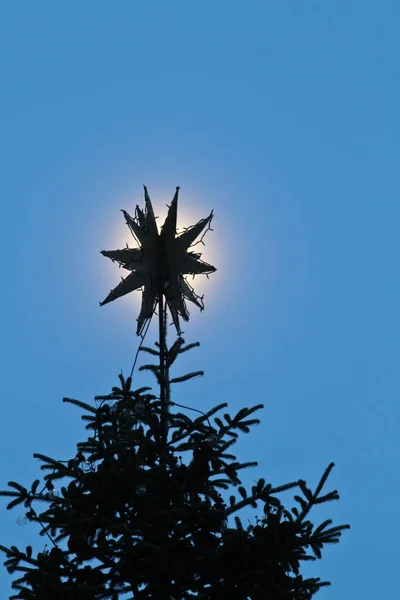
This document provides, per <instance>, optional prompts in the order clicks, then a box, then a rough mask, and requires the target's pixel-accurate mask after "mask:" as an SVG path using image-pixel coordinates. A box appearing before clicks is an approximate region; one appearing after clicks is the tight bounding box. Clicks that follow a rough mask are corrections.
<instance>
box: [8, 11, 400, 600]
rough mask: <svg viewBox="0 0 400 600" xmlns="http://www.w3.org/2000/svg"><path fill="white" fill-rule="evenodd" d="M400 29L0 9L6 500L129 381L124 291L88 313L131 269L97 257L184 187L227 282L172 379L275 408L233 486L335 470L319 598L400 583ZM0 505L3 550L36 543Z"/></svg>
mask: <svg viewBox="0 0 400 600" xmlns="http://www.w3.org/2000/svg"><path fill="white" fill-rule="evenodd" d="M399 20H400V4H399V2H398V1H395V0H392V1H390V0H383V1H381V2H378V1H375V2H373V1H370V0H358V1H355V0H335V1H333V0H332V1H330V2H329V1H325V2H321V1H319V0H303V1H300V0H292V1H287V0H279V1H278V0H277V1H275V2H272V1H267V0H263V1H249V2H235V1H232V0H230V1H229V2H228V1H225V0H224V1H220V0H217V1H215V0H214V1H213V2H211V1H208V0H207V1H203V2H201V3H195V2H186V1H183V0H182V1H179V2H178V1H170V2H164V1H147V2H131V1H127V0H125V1H124V0H119V2H105V1H99V0H96V1H94V0H87V1H86V2H78V1H70V2H52V1H42V0H38V1H36V2H29V1H27V0H25V1H21V2H13V1H12V0H9V1H8V2H7V1H4V2H2V3H1V6H0V77H1V96H0V107H1V123H0V181H1V206H2V217H1V220H0V227H1V238H0V239H1V246H2V251H1V269H2V281H3V291H2V294H1V299H0V307H1V312H0V314H1V332H2V345H3V352H2V360H1V366H0V373H1V381H2V399H3V400H2V419H1V423H0V444H1V455H2V456H3V461H2V466H1V478H0V479H1V482H2V483H1V488H2V489H4V488H5V487H6V483H7V481H9V480H10V479H16V480H17V481H20V482H21V483H25V484H30V483H31V481H32V480H33V479H34V478H35V477H36V475H37V473H38V465H37V464H36V462H35V461H34V460H33V458H32V454H33V452H43V453H45V454H46V453H47V454H49V455H51V456H54V457H57V458H60V459H66V458H69V457H70V456H72V454H73V452H74V450H75V445H76V443H77V442H78V441H80V440H81V439H82V437H83V433H84V425H83V423H82V422H81V420H80V414H81V413H80V411H79V410H78V409H75V408H74V407H72V406H67V405H64V404H63V403H62V401H61V399H62V397H63V396H70V397H76V398H79V399H81V400H85V401H88V402H90V401H92V399H93V397H94V395H95V394H104V393H108V392H109V391H110V388H111V386H112V385H114V384H115V383H116V378H117V375H118V373H119V372H120V370H121V369H123V371H124V373H126V374H127V373H128V372H129V370H130V367H131V364H132V359H133V356H134V354H135V351H136V348H137V344H138V338H136V336H135V327H136V316H137V312H136V310H137V303H136V304H135V302H134V301H133V300H132V298H131V299H127V300H126V301H125V300H121V301H119V303H117V302H116V303H113V304H110V305H107V306H105V307H103V308H99V305H98V303H99V301H101V300H103V299H104V298H105V296H106V295H107V294H108V292H109V290H110V289H111V287H114V285H115V284H116V283H117V282H118V280H119V277H120V275H122V271H118V269H117V267H116V265H112V263H111V262H110V261H107V259H105V258H103V257H102V256H101V255H100V254H99V250H101V249H114V248H115V247H117V246H118V244H117V242H116V240H120V242H121V244H120V245H121V246H123V245H125V243H126V242H130V237H129V232H128V229H127V228H125V226H124V223H123V217H122V214H121V213H120V212H119V209H121V208H125V209H126V210H128V212H131V211H133V210H134V206H135V204H136V203H139V204H142V199H143V195H142V193H143V192H142V184H144V183H145V184H146V185H147V186H148V187H149V191H150V193H151V196H152V199H153V204H154V207H155V211H156V214H165V204H166V203H167V202H169V201H170V199H171V198H172V195H173V193H174V189H175V186H176V185H180V186H181V204H180V206H181V209H182V215H184V214H185V211H186V212H187V213H188V214H189V216H190V219H191V220H192V222H195V221H196V220H197V219H198V218H201V217H203V216H206V215H208V213H209V211H210V210H211V209H212V208H213V209H214V211H215V220H214V222H213V227H214V232H212V233H208V234H207V237H206V240H208V242H209V244H208V248H207V249H206V251H205V254H204V259H205V260H207V261H209V262H211V263H213V264H215V266H216V267H217V268H218V272H217V273H216V274H215V275H214V276H212V277H211V278H210V281H209V282H206V284H204V286H203V287H204V291H205V294H206V296H205V303H206V310H205V312H203V313H202V314H198V313H197V309H196V308H193V310H192V311H191V312H192V315H193V318H192V319H191V321H190V323H189V325H188V326H187V327H185V338H186V340H187V341H188V342H192V341H197V340H199V341H200V342H201V347H200V348H199V349H197V350H194V351H193V352H192V353H191V354H189V355H188V356H187V357H186V358H185V360H183V361H182V364H181V367H180V368H179V369H177V371H176V374H181V373H182V372H185V371H186V370H188V369H190V370H192V369H193V370H195V369H204V370H205V372H206V376H205V377H204V378H203V379H201V380H197V381H192V382H189V383H187V384H182V387H181V388H179V390H178V389H177V391H176V396H175V400H176V401H177V402H182V403H185V404H190V405H191V406H193V407H195V408H200V409H207V408H211V407H212V406H214V405H215V404H217V403H218V402H223V401H227V402H229V410H230V412H231V413H235V412H236V411H237V410H238V409H239V408H241V407H242V406H245V405H247V406H251V405H253V404H256V403H260V402H262V403H264V404H265V408H264V410H263V411H261V412H260V414H259V416H260V418H261V424H260V426H259V427H258V428H257V429H255V430H254V432H253V433H251V434H249V435H247V436H244V438H242V440H241V441H240V442H239V443H238V444H237V456H238V459H240V460H242V461H245V460H259V467H258V468H255V469H252V470H250V471H248V472H246V473H245V474H244V475H243V481H244V482H245V483H246V484H249V485H251V484H252V482H253V480H254V479H256V478H258V477H261V476H264V477H265V478H266V479H267V480H268V481H270V482H271V483H273V484H280V483H285V482H288V481H291V480H294V479H297V478H304V479H306V480H307V482H308V483H309V484H310V485H313V486H315V484H316V483H317V481H318V480H319V477H320V475H321V474H322V473H323V471H324V469H325V467H326V466H327V465H328V464H329V462H330V461H334V462H335V463H336V467H335V469H334V471H333V473H332V476H331V479H330V480H329V481H328V485H327V491H329V490H330V489H335V488H337V489H338V490H339V492H340V495H341V500H340V502H338V503H334V504H332V505H330V506H326V507H324V508H323V509H321V511H320V512H319V513H315V515H314V516H315V521H318V520H322V519H324V518H328V517H332V518H333V519H334V522H335V523H336V524H341V523H347V522H349V523H350V524H351V526H352V529H351V531H349V532H345V534H344V537H343V538H342V541H341V542H340V544H339V545H338V546H337V547H334V548H331V549H328V550H327V551H326V552H325V555H324V558H323V559H322V561H318V562H316V563H314V564H312V565H311V566H309V567H308V568H307V570H306V571H304V572H305V573H307V574H315V575H316V576H320V577H321V578H322V579H329V580H331V581H332V587H331V588H329V589H326V590H323V591H321V592H320V594H319V596H318V597H319V598H321V600H339V599H342V598H354V599H356V598H363V600H370V599H371V600H375V599H376V598H384V597H393V594H394V595H395V594H396V590H398V576H397V572H398V548H397V539H398V536H399V533H400V525H399V523H398V520H395V519H393V518H392V516H391V515H393V514H396V511H397V510H398V507H399V504H400V483H399V479H400V474H399V459H400V456H399V454H400V452H399V444H398V428H399V417H400V414H399V408H398V407H399V366H398V361H399V350H400V342H399V340H400V322H399V299H400V298H399V296H400V287H399V276H398V271H399V268H398V265H399V241H398V239H399V234H398V231H399V219H400V202H399V192H400V185H399V176H398V161H399V150H400V147H399V139H400V119H399V106H400V72H399V71H400V67H399V53H400V41H399V35H398V29H399ZM185 224H186V225H188V224H189V223H188V222H187V223H185ZM108 262H109V264H108ZM148 336H149V337H148V339H147V340H146V341H147V342H148V343H152V342H153V341H154V339H155V338H156V330H155V329H152V330H150V331H149V334H148ZM149 381H150V380H149V379H148V378H147V377H143V375H140V376H138V377H137V382H138V385H143V384H145V383H149ZM194 414H195V413H194ZM289 500H290V496H289V497H288V501H289ZM2 505H3V508H2V509H1V512H0V524H1V532H2V533H1V540H0V542H1V543H3V544H6V545H9V544H13V543H15V544H17V545H20V546H25V545H27V544H28V543H34V544H35V548H36V549H37V550H39V549H42V548H43V543H42V541H41V539H39V537H38V536H37V530H36V529H35V528H34V526H33V525H29V524H28V525H26V526H25V527H18V525H16V519H17V517H18V516H19V515H20V514H21V512H20V511H19V509H16V510H13V511H11V512H7V511H6V510H5V502H2ZM256 514H261V507H260V511H257V512H256V511H252V510H251V511H249V512H248V516H249V517H254V516H255V515H256ZM244 522H245V523H246V518H244ZM9 581H10V579H9V577H8V575H7V573H6V571H5V570H4V569H3V575H2V576H1V578H0V595H1V597H6V596H7V597H8V595H7V594H9Z"/></svg>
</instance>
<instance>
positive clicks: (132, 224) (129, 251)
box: [100, 186, 216, 335]
mask: <svg viewBox="0 0 400 600" xmlns="http://www.w3.org/2000/svg"><path fill="white" fill-rule="evenodd" d="M178 193H179V187H177V188H176V192H175V196H174V198H173V200H172V202H171V206H170V207H169V210H168V214H167V217H166V219H165V222H164V225H163V226H162V228H161V233H159V232H158V228H157V223H156V218H155V216H154V211H153V207H152V205H151V201H150V197H149V194H148V192H147V188H146V186H144V197H145V204H146V207H145V210H144V211H142V210H141V209H140V208H139V207H138V206H136V212H135V218H132V217H131V216H130V215H129V214H128V213H127V212H126V211H125V210H123V211H122V212H123V213H124V216H125V219H126V223H127V225H128V227H129V229H130V230H131V232H132V235H133V236H134V237H135V239H136V241H137V242H138V244H139V248H128V247H126V248H124V249H123V250H102V252H101V254H103V256H107V257H108V258H111V260H112V261H115V260H116V261H117V262H119V264H120V266H122V267H123V268H124V269H128V270H129V271H132V273H130V275H128V277H126V278H125V279H123V280H122V281H121V283H120V284H119V285H117V287H116V288H114V289H113V290H112V291H111V292H110V294H109V295H108V296H107V298H106V299H105V300H104V301H103V302H101V303H100V306H103V305H104V304H107V303H108V302H111V301H112V300H115V299H116V298H120V297H121V296H125V294H128V293H129V292H133V291H134V290H137V289H139V288H143V292H142V306H141V310H140V314H139V317H138V319H137V321H138V326H137V334H138V335H141V334H142V331H143V329H144V327H145V325H146V322H147V321H148V320H149V319H150V317H151V316H152V314H153V312H154V310H155V307H156V304H157V301H158V299H159V294H160V293H162V294H163V295H164V296H165V299H166V302H167V305H168V308H169V310H170V311H171V315H172V320H173V322H174V325H175V327H176V329H177V332H178V335H181V329H180V325H179V316H181V317H182V319H184V321H188V320H189V312H188V310H187V307H186V303H185V298H186V299H187V300H190V301H191V302H193V303H194V304H196V305H197V306H198V307H199V308H200V310H203V309H204V304H203V297H200V296H197V295H196V293H195V292H194V290H193V288H192V287H191V286H190V285H189V283H188V282H187V281H186V279H185V277H184V275H188V274H192V275H198V274H200V273H203V274H207V275H208V274H210V273H213V272H214V271H216V269H215V267H213V266H211V265H209V264H207V263H205V262H203V261H202V260H201V259H200V256H201V254H199V253H195V252H189V249H190V247H191V246H192V245H193V242H194V241H195V240H196V238H197V237H198V236H199V235H200V234H201V233H202V231H203V230H204V229H205V228H206V226H207V225H209V224H210V223H211V220H212V218H213V212H212V211H211V213H210V215H209V216H208V217H207V218H206V219H201V220H200V221H199V222H198V223H197V224H196V225H193V226H191V227H189V228H187V229H185V231H184V232H183V233H181V234H180V235H177V233H176V222H177V206H178ZM206 231H207V230H206Z"/></svg>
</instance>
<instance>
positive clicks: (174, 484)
mask: <svg viewBox="0 0 400 600" xmlns="http://www.w3.org/2000/svg"><path fill="white" fill-rule="evenodd" d="M146 194H147V190H146ZM176 199H177V194H176ZM174 200H175V198H174ZM146 201H147V198H146ZM148 202H150V201H148ZM175 206H176V203H175ZM150 207H151V205H150ZM171 207H172V210H174V208H173V204H172V205H171ZM170 212H171V209H170ZM169 214H170V213H169ZM128 217H129V215H128ZM140 217H141V219H142V220H141V222H142V226H143V231H147V233H149V232H150V228H147V229H146V226H148V225H149V219H150V218H151V217H152V212H150V209H149V205H148V206H147V212H146V213H142V215H140V214H139V215H138V216H137V222H136V224H137V223H140ZM153 217H154V215H153ZM127 220H128V219H127ZM205 221H206V220H205ZM205 224H207V223H205ZM134 225H135V223H134ZM150 225H151V223H150ZM166 225H168V217H167V220H166V224H165V225H164V228H165V229H164V232H165V231H168V227H166ZM204 226H205V225H204V222H203V227H204ZM195 227H196V226H195ZM195 227H194V228H195ZM133 228H134V226H133ZM194 228H192V229H189V230H187V231H186V233H189V234H190V235H189V236H187V239H191V238H193V240H194V239H195V237H193V236H194V234H195V233H196V232H197V231H198V230H199V229H200V228H198V229H197V230H196V231H193V229H194ZM174 229H175V226H174ZM160 237H162V236H160ZM193 240H192V241H193ZM166 243H167V241H166V239H165V238H164V241H163V244H164V246H163V248H164V250H163V251H164V252H166V254H167V255H168V252H167V251H166V250H165V244H166ZM118 252H123V251H113V253H114V256H111V258H113V259H115V260H120V258H121V255H119V257H118V255H116V254H115V253H118ZM105 254H106V255H109V254H111V252H110V253H108V254H107V253H105ZM158 256H160V255H158ZM194 257H195V260H196V261H198V260H199V255H194ZM128 258H129V260H131V259H132V255H130V256H129V257H128ZM157 260H158V259H157ZM124 261H126V253H125V254H124ZM120 262H121V260H120ZM193 264H194V263H192V267H191V268H193V269H194V268H198V267H194V266H193ZM202 264H203V265H204V264H206V263H202ZM169 267H171V265H169ZM207 267H210V265H207ZM137 271H138V269H137ZM190 272H192V271H190ZM203 272H206V271H205V270H203ZM134 274H135V273H134ZM169 274H171V268H169ZM135 276H136V277H137V275H136V274H135ZM127 279H128V278H127ZM160 279H161V280H162V281H161V283H162V287H161V284H160V287H159V288H158V294H155V295H154V297H153V298H150V300H149V297H147V304H146V303H144V304H143V305H142V311H141V316H140V317H139V322H138V330H139V329H140V330H141V331H143V326H144V324H145V323H146V321H148V324H149V323H150V319H151V315H152V314H153V312H154V309H155V303H156V302H157V303H158V315H159V326H160V338H159V342H157V343H156V345H155V347H154V348H150V347H147V346H143V345H141V346H140V347H139V350H140V351H142V352H145V353H147V354H150V355H151V356H152V357H154V358H155V359H156V361H155V363H154V364H152V363H151V364H146V365H143V366H142V367H140V369H141V370H147V371H151V372H152V373H153V375H154V376H155V378H156V380H157V386H158V389H159V394H158V395H154V394H152V393H151V388H149V387H142V388H140V389H136V390H134V389H132V373H131V376H129V377H127V378H124V377H123V375H122V374H121V375H120V376H119V384H118V386H116V387H114V388H112V391H111V393H110V394H108V395H105V396H97V397H96V398H95V400H96V402H97V403H98V404H97V405H96V406H94V405H90V404H87V403H85V402H82V401H79V400H74V399H70V398H64V402H67V403H69V404H74V405H75V406H77V407H79V408H81V409H83V410H84V411H85V412H84V414H83V415H82V419H83V420H84V421H85V422H86V429H87V430H88V431H89V436H88V438H87V439H86V440H85V441H83V442H80V443H78V444H77V452H76V455H75V456H73V457H72V458H71V459H70V460H68V461H61V460H56V459H53V458H51V457H49V456H45V455H43V454H34V457H35V458H37V459H38V460H39V461H40V462H41V463H42V464H41V469H42V470H43V471H45V472H46V473H45V474H44V477H43V481H42V482H40V480H36V481H34V482H33V484H32V485H31V487H30V488H26V487H24V486H23V485H21V484H19V483H17V482H14V481H11V482H9V487H10V488H11V490H5V491H1V492H0V495H2V496H6V497H10V498H12V500H11V502H10V503H9V504H8V506H7V508H8V509H12V508H14V507H16V506H18V505H23V506H24V507H25V509H26V517H27V519H28V520H29V521H31V522H35V523H38V524H39V525H40V527H41V536H43V537H46V538H47V540H48V541H47V544H46V547H45V548H44V549H42V551H41V552H38V553H34V551H33V548H32V547H31V546H28V547H27V548H26V549H25V550H20V549H18V548H17V547H15V546H11V547H10V548H7V547H5V546H0V549H1V550H2V551H3V552H4V553H5V554H6V561H5V566H6V568H7V570H8V571H9V572H10V573H16V574H17V575H18V578H17V579H16V580H14V582H13V586H12V587H13V589H14V590H15V591H16V594H15V595H13V596H11V598H10V600H17V599H21V600H22V599H23V600H89V599H90V600H102V599H109V600H122V599H123V598H131V599H135V600H138V599H143V600H144V599H157V600H170V599H173V600H189V599H190V598H193V597H195V598H197V599H198V600H223V599H224V600H225V599H229V600H248V599H251V600H261V599H262V600H307V599H309V598H312V597H313V596H314V594H315V593H316V592H317V591H318V590H319V589H320V588H321V587H323V586H326V585H329V582H322V581H320V579H319V578H309V579H305V578H304V577H303V576H302V575H301V573H300V569H301V565H302V563H303V562H304V561H310V560H316V559H317V558H321V550H322V548H323V547H324V545H325V544H334V543H337V542H338V541H339V538H340V536H341V532H342V531H343V530H344V529H347V528H349V526H348V525H339V526H332V521H331V520H330V519H327V520H325V521H324V522H323V523H321V524H320V525H318V526H315V525H314V524H313V523H312V522H311V521H310V512H311V510H312V508H313V506H315V505H317V504H322V503H325V502H329V501H331V500H337V499H338V498H339V495H338V492H337V491H336V490H334V491H330V492H328V493H323V488H324V485H325V483H326V480H327V478H328V476H329V473H330V471H331V470H332V468H333V463H331V464H330V465H329V466H328V467H327V469H326V470H325V472H324V474H323V475H322V477H321V480H320V482H319V484H318V486H317V487H316V489H315V490H314V491H312V490H311V489H310V488H309V487H308V486H307V484H306V482H305V481H304V480H301V479H300V480H298V481H293V482H290V483H286V484H283V485H273V484H272V483H267V482H266V480H265V479H263V478H260V479H258V481H257V482H256V484H255V485H254V486H252V488H251V490H246V489H245V487H243V486H242V485H241V480H240V478H239V475H238V473H239V471H240V470H242V469H245V468H249V467H254V466H256V465H257V462H247V463H240V462H238V461H237V460H236V456H235V455H233V454H232V446H233V445H234V444H235V442H236V440H237V438H238V435H239V434H240V433H245V434H247V433H249V432H250V428H251V427H252V426H253V425H256V424H258V423H259V420H258V419H257V418H255V416H254V414H255V413H256V412H257V411H258V410H259V409H260V408H262V407H263V405H262V404H258V405H256V406H252V407H250V408H248V407H244V408H242V409H241V410H239V412H238V413H237V414H236V415H235V416H231V415H229V414H228V413H224V414H223V419H222V418H220V417H219V416H214V415H216V414H217V413H219V412H220V411H222V410H223V409H225V408H226V407H227V404H226V403H221V404H219V405H217V406H215V408H213V409H212V410H210V411H208V412H207V413H202V411H199V410H198V409H193V410H197V412H198V413H199V415H200V416H197V417H196V418H194V419H192V418H191V417H190V416H189V415H188V414H186V413H184V412H182V411H180V410H179V408H190V407H183V406H181V405H178V404H176V403H174V402H173V401H172V400H171V386H173V385H175V384H177V383H181V382H184V381H187V380H189V379H191V378H194V377H197V376H200V375H203V372H202V371H196V372H192V373H188V374H186V375H182V376H179V377H174V378H171V376H170V369H171V367H172V366H173V365H174V364H175V361H176V360H177V358H178V357H179V356H180V355H181V354H182V353H184V352H187V351H188V350H191V349H192V348H194V347H196V346H198V345H199V344H198V343H192V344H187V345H186V344H185V341H184V339H183V338H182V336H181V335H179V334H180V330H179V321H178V314H179V315H180V316H181V317H182V316H183V317H185V316H187V313H185V305H184V304H182V303H180V304H179V302H177V301H176V296H173V295H168V293H169V292H168V291H166V290H167V287H166V286H165V282H166V276H165V271H163V275H162V277H160ZM170 280H171V279H169V281H170ZM124 281H126V280H124ZM124 281H123V282H122V284H123V285H122V284H120V286H121V285H122V292H123V293H126V291H124V290H126V289H127V285H126V284H124ZM136 283H137V281H136ZM142 285H145V284H143V283H142ZM184 285H185V284H182V289H183V290H184V291H186V298H188V299H190V300H192V301H196V300H199V299H198V297H197V296H195V295H194V292H193V290H191V288H190V289H188V288H185V287H184ZM120 286H118V287H119V288H120V289H119V291H120V292H121V287H120ZM124 286H125V287H124ZM129 287H130V288H132V281H131V284H129V286H128V288H129ZM116 290H118V288H116ZM128 291H130V289H128ZM112 294H114V296H113V297H118V295H122V294H121V293H117V295H116V294H115V291H114V292H112ZM164 297H165V298H166V304H164V303H163V298H164ZM111 299H112V298H111ZM167 306H168V307H169V309H170V311H171V313H172V316H173V319H174V322H175V325H177V324H178V327H177V329H178V337H177V339H176V340H175V342H174V343H173V344H172V345H171V346H170V347H168V346H167V342H166V316H167ZM150 308H151V310H150ZM174 311H175V312H174ZM147 327H148V326H147ZM146 331H147V329H146ZM144 335H145V334H144ZM143 339H144V336H143V338H142V341H143ZM175 407H177V408H176V410H175ZM212 420H213V421H214V425H212V423H211V421H212ZM181 453H182V454H184V453H186V454H188V455H189V459H190V460H189V459H188V460H186V462H184V460H183V456H182V454H181ZM232 487H234V488H236V490H237V493H231V494H230V495H229V493H228V490H229V489H230V488H232ZM290 489H293V491H294V492H295V494H294V501H295V506H293V507H292V508H290V509H289V508H286V507H285V506H284V505H283V503H282V501H281V499H280V497H279V496H280V493H281V492H284V491H287V490H290ZM38 504H42V505H43V504H44V505H45V508H44V509H42V510H41V511H39V509H36V506H37V505H38ZM260 505H261V506H262V513H261V516H260V517H259V518H258V519H257V524H256V525H255V526H254V525H249V526H248V527H247V528H244V527H243V524H242V522H241V519H240V516H239V513H240V511H241V510H242V509H244V508H245V507H247V506H252V507H254V508H257V507H259V506H260ZM232 518H233V522H234V523H233V522H232V523H231V525H230V526H229V521H228V520H229V519H230V520H231V521H232Z"/></svg>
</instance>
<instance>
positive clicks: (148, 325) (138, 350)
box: [130, 311, 154, 377]
mask: <svg viewBox="0 0 400 600" xmlns="http://www.w3.org/2000/svg"><path fill="white" fill-rule="evenodd" d="M153 315H154V311H153V313H152V315H151V317H150V319H149V322H148V323H147V326H146V330H145V332H144V334H143V335H141V336H140V337H141V338H142V341H141V342H140V344H139V347H138V349H137V351H136V356H135V360H134V361H133V365H132V369H131V374H130V377H132V375H133V370H134V368H135V366H136V362H137V359H138V356H139V352H140V349H141V347H142V345H143V342H144V339H145V337H146V334H147V331H148V329H149V327H150V323H151V320H152V318H153Z"/></svg>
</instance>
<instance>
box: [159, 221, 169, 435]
mask: <svg viewBox="0 0 400 600" xmlns="http://www.w3.org/2000/svg"><path fill="white" fill-rule="evenodd" d="M158 252H159V255H158V264H159V272H158V282H157V283H158V329H159V344H160V402H161V416H160V427H161V436H162V439H163V441H164V442H165V443H166V442H167V439H168V408H169V407H168V398H167V369H166V358H167V356H166V354H167V306H166V304H165V305H164V291H165V287H166V285H168V281H167V280H168V274H167V272H166V268H165V267H166V265H165V249H164V239H163V234H162V231H161V235H160V238H159V243H158Z"/></svg>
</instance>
